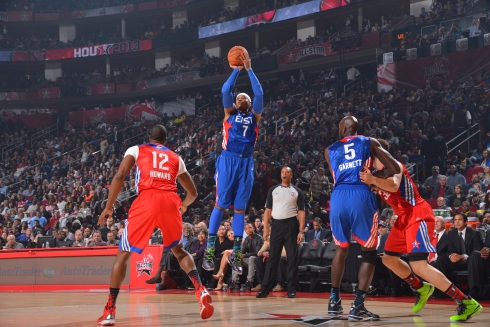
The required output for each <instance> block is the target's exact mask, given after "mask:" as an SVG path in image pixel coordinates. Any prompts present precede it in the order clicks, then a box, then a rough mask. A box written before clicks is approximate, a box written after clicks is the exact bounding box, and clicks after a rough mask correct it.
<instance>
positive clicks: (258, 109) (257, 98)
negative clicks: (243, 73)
mask: <svg viewBox="0 0 490 327" xmlns="http://www.w3.org/2000/svg"><path fill="white" fill-rule="evenodd" d="M248 77H250V82H251V83H252V90H253V92H254V101H253V106H252V107H253V110H254V112H255V113H257V114H261V113H262V110H264V91H263V90H262V86H261V85H260V82H259V80H258V79H257V76H255V73H254V71H253V70H252V69H249V70H248Z"/></svg>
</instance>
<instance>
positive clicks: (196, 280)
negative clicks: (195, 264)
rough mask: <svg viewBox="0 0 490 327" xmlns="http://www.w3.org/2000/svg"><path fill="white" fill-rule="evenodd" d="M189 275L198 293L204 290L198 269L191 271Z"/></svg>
mask: <svg viewBox="0 0 490 327" xmlns="http://www.w3.org/2000/svg"><path fill="white" fill-rule="evenodd" d="M187 275H188V276H189V279H190V280H191V282H192V285H194V288H195V289H196V291H200V290H201V289H202V288H203V286H202V282H201V277H199V273H198V272H197V270H196V269H194V270H191V271H189V273H188V274H187Z"/></svg>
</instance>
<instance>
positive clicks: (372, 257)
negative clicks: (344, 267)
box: [361, 251, 378, 265]
mask: <svg viewBox="0 0 490 327" xmlns="http://www.w3.org/2000/svg"><path fill="white" fill-rule="evenodd" d="M377 255H378V253H377V252H376V251H362V253H361V258H362V262H366V263H370V264H373V265H374V264H376V257H377Z"/></svg>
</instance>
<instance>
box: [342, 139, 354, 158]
mask: <svg viewBox="0 0 490 327" xmlns="http://www.w3.org/2000/svg"><path fill="white" fill-rule="evenodd" d="M351 146H354V143H351V144H344V152H345V159H347V160H352V159H354V158H355V157H356V150H354V149H349V148H350V147H351Z"/></svg>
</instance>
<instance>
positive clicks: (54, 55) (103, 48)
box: [46, 40, 152, 60]
mask: <svg viewBox="0 0 490 327" xmlns="http://www.w3.org/2000/svg"><path fill="white" fill-rule="evenodd" d="M151 48H152V41H151V40H141V41H125V42H119V43H109V44H100V45H93V46H89V47H81V48H69V49H56V50H46V60H59V59H71V58H85V57H96V56H103V55H110V54H117V53H127V52H137V51H146V50H151Z"/></svg>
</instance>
